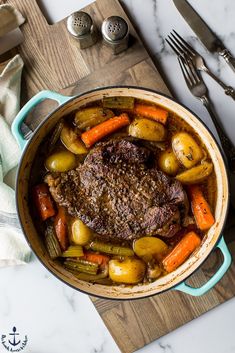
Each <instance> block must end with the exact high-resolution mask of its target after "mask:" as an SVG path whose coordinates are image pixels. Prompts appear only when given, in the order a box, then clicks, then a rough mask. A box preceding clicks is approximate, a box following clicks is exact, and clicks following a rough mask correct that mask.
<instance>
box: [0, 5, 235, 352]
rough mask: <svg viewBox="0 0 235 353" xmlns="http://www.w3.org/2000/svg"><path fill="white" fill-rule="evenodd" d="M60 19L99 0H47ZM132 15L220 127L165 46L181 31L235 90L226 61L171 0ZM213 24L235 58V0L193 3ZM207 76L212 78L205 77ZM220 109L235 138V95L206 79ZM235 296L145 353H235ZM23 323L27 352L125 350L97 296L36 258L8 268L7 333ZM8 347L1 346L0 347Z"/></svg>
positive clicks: (188, 99) (4, 274) (176, 78)
mask: <svg viewBox="0 0 235 353" xmlns="http://www.w3.org/2000/svg"><path fill="white" fill-rule="evenodd" d="M40 2H41V3H43V4H44V6H45V7H46V8H47V11H48V12H49V13H50V14H53V16H52V18H53V20H54V21H57V20H58V19H61V18H63V17H65V16H67V15H68V14H70V13H71V12H73V11H74V10H77V9H78V8H81V7H82V6H84V5H85V4H87V3H89V2H91V1H89V0H80V1H77V0H66V2H62V1H61V2H60V4H59V2H58V1H56V0H50V1H49V0H40ZM123 3H124V4H125V5H126V6H127V8H128V10H129V13H130V15H131V17H132V18H133V19H134V21H135V22H136V24H137V25H138V28H139V30H140V32H141V34H142V35H143V38H144V39H145V41H146V43H147V45H148V47H149V48H150V50H151V53H152V54H153V55H154V56H155V57H156V60H157V61H158V63H159V66H160V67H161V69H162V71H163V72H164V74H165V76H166V78H167V80H168V83H169V87H170V89H171V90H172V92H173V94H174V95H175V96H176V97H177V98H178V99H179V101H180V102H182V103H184V104H185V105H186V106H188V107H189V108H190V109H192V110H193V111H194V112H196V113H197V114H198V115H199V116H200V117H201V118H202V119H203V120H204V121H205V122H206V124H207V125H208V126H209V127H210V128H212V130H213V131H214V129H213V126H212V123H211V122H210V119H209V117H208V115H207V113H206V111H205V109H204V108H203V107H202V106H201V103H200V102H199V101H197V100H196V99H195V98H194V97H193V96H191V94H190V93H189V91H188V90H187V88H186V85H185V83H184V81H183V78H182V75H181V72H180V69H179V66H178V63H177V60H176V57H175V56H174V55H173V53H172V51H171V50H170V49H169V47H168V46H167V45H166V44H165V43H164V37H165V36H166V35H167V34H168V33H169V32H170V30H171V29H172V28H175V29H176V30H177V31H178V32H179V33H180V34H181V35H182V36H184V37H185V38H186V39H187V40H188V41H189V42H191V43H192V44H193V46H195V48H197V49H198V51H199V52H200V53H202V54H203V56H204V57H205V59H206V62H207V63H208V66H209V67H210V68H211V69H212V70H214V72H215V73H217V74H218V75H219V76H220V77H221V78H222V79H223V80H224V81H225V82H226V83H228V84H230V85H232V86H234V87H235V74H234V73H233V72H232V70H231V69H230V68H229V67H228V66H227V65H226V64H225V62H224V61H223V60H221V59H218V58H217V57H216V56H213V55H211V54H208V53H207V52H206V50H205V49H204V48H203V46H202V45H201V44H200V43H199V42H198V41H197V39H196V38H195V35H194V33H193V32H192V31H191V29H190V28H189V27H188V25H187V24H186V23H185V22H184V20H183V19H182V17H181V16H180V14H179V13H178V12H177V10H176V8H175V7H174V4H173V2H172V1H171V0H123ZM190 3H191V4H192V5H193V6H194V7H195V9H197V10H198V12H200V14H201V15H202V17H203V18H204V19H205V20H206V22H207V23H208V24H209V25H210V27H211V28H212V29H213V30H214V31H215V32H216V33H217V34H218V35H219V36H220V37H221V39H222V40H223V42H224V44H225V45H226V46H227V47H228V48H229V49H230V50H231V52H232V53H233V54H234V55H235V29H234V16H235V2H234V0H221V1H213V2H212V1H210V0H190ZM204 76H205V75H204ZM205 80H206V82H207V84H208V88H209V92H210V95H211V98H212V99H213V102H214V104H215V106H216V110H217V112H218V114H219V116H220V117H221V119H222V120H223V122H224V125H225V128H226V130H227V132H228V134H229V135H230V137H231V138H232V139H233V141H234V139H235V128H234V127H235V121H234V112H235V111H234V107H235V105H234V104H235V103H234V102H233V101H232V99H231V98H229V97H226V96H225V95H224V93H223V92H222V90H221V88H220V87H218V86H217V85H216V84H215V83H214V82H212V80H211V79H210V78H208V77H205ZM234 317H235V299H232V300H230V301H229V302H227V303H225V304H223V305H220V306H219V307H218V308H216V309H214V310H212V311H210V312H209V313H207V314H205V315H203V316H202V317H200V318H198V319H196V320H193V321H192V322H191V323H189V324H186V325H185V326H183V327H181V328H179V329H177V330H176V331H174V332H172V333H170V334H168V335H166V336H165V337H163V338H161V339H159V340H158V341H155V342H153V343H152V344H150V345H148V346H146V347H145V348H143V349H141V350H140V351H139V352H141V353H147V352H148V353H150V352H154V353H198V352H200V353H212V352H213V353H234V352H235V340H234ZM13 326H16V327H17V330H18V331H19V332H20V334H21V335H24V334H26V335H27V336H28V345H27V347H26V348H25V349H24V352H25V353H26V352H31V353H55V352H56V353H64V352H70V353H116V352H119V349H118V347H117V346H116V344H115V342H114V341H113V339H112V337H111V335H110V334H109V332H108V330H107V329H106V328H105V325H104V323H103V322H102V320H101V319H100V317H99V315H98V314H97V312H96V310H95V309H94V307H93V305H92V303H91V302H90V300H89V298H88V297H87V296H86V295H84V294H81V293H79V292H76V291H74V290H73V289H71V288H69V287H67V286H65V285H64V284H63V283H62V282H60V281H58V280H57V279H56V278H54V277H53V276H52V275H51V274H50V273H49V272H48V271H47V270H46V269H45V268H44V267H43V266H42V265H41V264H40V263H39V262H38V260H37V259H35V258H34V257H33V260H32V261H31V263H30V264H29V265H26V266H21V267H15V268H5V269H1V270H0V334H1V335H2V334H4V333H8V332H10V331H11V330H12V327H13ZM5 351H6V350H5V349H4V348H3V347H2V346H0V352H5Z"/></svg>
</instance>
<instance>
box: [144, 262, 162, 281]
mask: <svg viewBox="0 0 235 353" xmlns="http://www.w3.org/2000/svg"><path fill="white" fill-rule="evenodd" d="M161 274H162V269H161V267H160V266H158V265H157V264H155V265H154V266H153V267H150V266H148V269H147V277H148V278H149V279H157V278H158V277H160V276H161Z"/></svg>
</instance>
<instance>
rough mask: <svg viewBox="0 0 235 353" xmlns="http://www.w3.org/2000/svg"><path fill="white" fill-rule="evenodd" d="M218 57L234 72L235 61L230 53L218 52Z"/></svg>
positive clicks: (226, 51)
mask: <svg viewBox="0 0 235 353" xmlns="http://www.w3.org/2000/svg"><path fill="white" fill-rule="evenodd" d="M219 55H221V56H222V58H224V60H225V61H226V63H228V64H229V66H230V67H231V69H233V71H235V59H234V57H233V56H232V54H231V53H230V51H229V50H228V49H224V50H221V51H220V52H219Z"/></svg>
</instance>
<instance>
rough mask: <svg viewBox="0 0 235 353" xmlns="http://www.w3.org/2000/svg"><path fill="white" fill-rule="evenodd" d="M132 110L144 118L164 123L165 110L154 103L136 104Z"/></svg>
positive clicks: (166, 115) (165, 119) (166, 116)
mask: <svg viewBox="0 0 235 353" xmlns="http://www.w3.org/2000/svg"><path fill="white" fill-rule="evenodd" d="M134 112H135V113H136V114H138V115H142V116H144V117H145V118H149V119H152V120H155V121H158V122H159V123H162V124H163V125H165V124H166V122H167V118H168V111H167V110H165V109H163V108H159V107H156V106H154V105H145V104H136V105H135V108H134Z"/></svg>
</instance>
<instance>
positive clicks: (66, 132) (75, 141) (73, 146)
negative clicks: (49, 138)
mask: <svg viewBox="0 0 235 353" xmlns="http://www.w3.org/2000/svg"><path fill="white" fill-rule="evenodd" d="M60 139H61V142H62V143H63V144H64V146H65V147H66V148H67V149H68V150H69V151H71V152H73V153H75V154H85V153H87V152H88V150H87V148H86V147H85V145H84V144H83V142H82V141H81V140H80V139H79V137H78V135H77V134H76V132H75V131H74V130H73V129H71V128H70V127H68V126H67V125H65V126H64V127H63V128H62V130H61V134H60Z"/></svg>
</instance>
